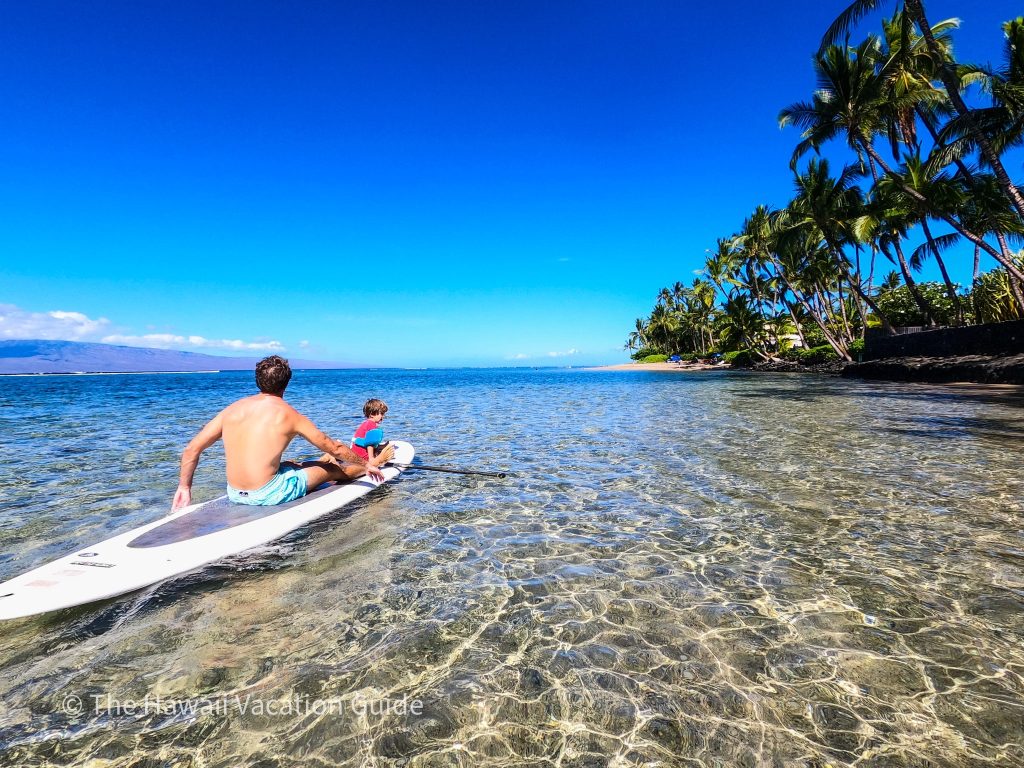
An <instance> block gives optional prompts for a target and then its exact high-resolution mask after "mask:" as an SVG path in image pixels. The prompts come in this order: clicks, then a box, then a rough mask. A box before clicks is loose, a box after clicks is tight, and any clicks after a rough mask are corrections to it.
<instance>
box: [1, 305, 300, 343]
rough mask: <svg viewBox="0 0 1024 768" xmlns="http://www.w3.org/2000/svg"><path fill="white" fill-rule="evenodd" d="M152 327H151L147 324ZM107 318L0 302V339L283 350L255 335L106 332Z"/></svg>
mask: <svg viewBox="0 0 1024 768" xmlns="http://www.w3.org/2000/svg"><path fill="white" fill-rule="evenodd" d="M149 327H150V328H152V326H149ZM112 330H114V329H113V328H112V327H111V323H110V321H109V320H108V319H107V318H105V317H101V318H99V319H97V320H94V319H93V318H91V317H89V316H88V315H85V314H82V313H81V312H67V311H65V310H62V309H58V310H53V311H52V312H29V311H28V310H24V309H21V308H20V307H17V306H15V305H14V304H0V339H45V340H48V341H100V342H102V343H104V344H125V345H127V346H130V347H156V348H158V349H182V348H185V349H189V348H191V349H230V350H237V351H242V352H246V351H260V352H284V351H285V348H284V345H283V344H281V342H279V341H276V340H273V339H266V338H262V339H261V338H257V339H254V340H253V341H243V340H242V339H207V338H205V337H204V336H196V335H190V336H184V335H178V334H174V333H147V334H143V335H141V336H133V335H125V334H120V333H113V334H112V333H110V331H112Z"/></svg>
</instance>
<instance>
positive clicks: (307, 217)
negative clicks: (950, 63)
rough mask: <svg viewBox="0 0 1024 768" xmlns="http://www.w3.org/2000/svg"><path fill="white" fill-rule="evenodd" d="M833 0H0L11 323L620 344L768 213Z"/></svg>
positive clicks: (990, 12) (470, 361)
mask: <svg viewBox="0 0 1024 768" xmlns="http://www.w3.org/2000/svg"><path fill="white" fill-rule="evenodd" d="M842 5H843V4H841V3H820V4H819V3H816V2H810V0H800V1H797V0H790V1H788V2H786V1H783V2H776V3H770V4H769V3H753V2H750V3H737V4H732V5H726V4H710V5H708V4H699V7H696V6H697V4H692V6H691V4H687V3H680V2H678V0H664V1H663V2H636V3H622V2H557V1H549V2H540V0H537V1H532V2H517V3H511V2H508V3H480V2H470V1H469V0H464V1H462V2H445V1H444V0H440V1H438V2H431V3H423V2H391V3H371V2H362V3H344V2H337V1H335V2H305V3H301V4H294V5H291V6H289V5H286V4H284V3H269V2H255V1H253V0H249V1H248V2H204V3H196V2H181V1H177V2H137V1H136V2H130V3H128V2H123V3H122V2H103V3H72V2H64V3H57V2H49V1H47V0H34V1H33V2H31V3H3V4H0V65H2V68H3V72H4V77H2V78H0V104H3V106H4V119H3V121H2V123H0V166H2V168H3V173H2V175H0V254H2V256H0V317H2V318H3V320H0V337H5V336H6V337H12V336H20V337H25V336H26V335H29V334H32V335H36V336H56V337H61V336H62V337H64V338H70V339H81V340H90V341H96V340H101V339H110V340H119V341H124V342H127V343H136V344H142V345H153V346H169V347H173V348H177V349H188V350H197V351H204V352H212V353H227V354H232V353H237V354H242V353H245V354H250V355H251V354H253V353H254V352H256V351H263V350H280V351H283V352H284V353H285V354H287V355H290V356H293V357H299V358H302V357H305V358H313V359H323V360H337V361H341V362H345V363H349V364H357V365H388V366H391V365H396V366H406V365H407V366H426V365H431V366H435V365H436V366H444V365H516V364H524V365H552V364H554V365H583V364H593V363H602V362H615V361H620V360H624V359H626V353H625V352H623V351H622V343H623V341H624V340H625V337H626V335H627V333H628V332H629V330H630V328H631V327H632V324H633V320H634V318H636V317H638V316H641V315H646V314H647V313H648V312H649V311H650V308H651V305H652V303H653V301H654V298H655V296H656V295H657V292H658V290H659V289H660V288H661V287H662V286H664V285H670V284H671V283H673V282H675V281H676V280H682V281H686V282H688V281H689V280H691V279H692V277H693V270H695V269H698V268H699V267H700V265H701V263H702V261H703V258H704V249H706V248H712V247H713V246H714V242H715V239H716V238H717V237H720V236H725V235H728V234H730V233H731V232H733V231H735V230H736V228H737V227H738V226H739V225H740V223H741V222H742V220H743V218H744V217H745V216H746V215H747V214H749V212H750V211H751V210H752V209H753V207H754V206H755V205H757V204H758V203H768V204H774V205H781V204H784V203H785V201H786V199H787V197H788V195H789V194H790V191H791V181H790V176H789V171H788V161H789V156H790V153H791V151H792V147H793V145H794V144H795V143H796V141H797V140H798V138H797V134H796V131H794V130H792V129H789V130H786V131H780V130H779V128H778V127H777V123H776V117H777V114H778V111H779V109H780V108H781V107H783V106H785V105H787V104H789V103H791V102H793V101H797V100H800V99H805V98H807V97H808V96H809V94H810V92H811V89H812V88H813V75H812V71H811V67H810V55H811V53H812V52H813V51H814V50H815V49H816V47H817V44H818V42H819V40H820V36H821V33H822V31H823V30H824V29H825V27H826V26H827V24H828V23H829V21H831V19H832V18H833V17H834V16H835V15H836V14H837V13H838V11H839V10H840V9H841V7H842ZM980 6H981V4H976V3H963V2H961V3H952V2H935V1H933V2H929V3H928V12H929V16H930V18H931V20H932V22H933V23H934V22H936V21H939V20H940V19H944V18H948V17H950V16H959V17H960V18H961V19H962V21H963V25H962V28H961V30H960V31H959V32H958V33H957V35H956V38H955V39H956V41H957V54H958V57H959V58H961V60H972V61H982V60H997V59H998V57H999V55H1000V46H1001V44H1002V35H1001V30H1000V28H999V24H1000V23H1001V22H1002V21H1004V20H1006V19H1009V18H1011V17H1012V16H1014V15H1016V14H1017V13H1020V8H1019V6H1018V5H1017V4H1012V3H1010V2H1007V1H1005V0H993V2H989V3H987V4H985V5H984V7H980ZM888 10H889V9H888V8H887V11H888ZM878 18H879V17H878V15H877V14H876V15H875V16H872V17H871V18H870V19H869V20H868V21H867V22H865V24H863V25H862V26H861V28H860V31H862V32H866V31H869V30H870V31H873V30H874V29H875V27H876V25H877V20H878ZM1017 171H1019V167H1013V168H1011V172H1017ZM963 261H964V262H965V266H964V269H963V270H961V271H960V275H959V276H960V279H961V280H963V279H964V278H965V277H968V278H969V268H970V267H969V265H967V264H966V262H968V261H970V259H969V258H965V259H963ZM926 276H927V275H926ZM54 312H58V313H63V314H59V316H57V317H54V316H53V314H51V313H54Z"/></svg>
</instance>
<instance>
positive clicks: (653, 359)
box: [639, 355, 668, 363]
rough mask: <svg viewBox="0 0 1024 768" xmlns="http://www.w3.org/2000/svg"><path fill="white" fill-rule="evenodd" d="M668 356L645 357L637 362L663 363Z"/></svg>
mask: <svg viewBox="0 0 1024 768" xmlns="http://www.w3.org/2000/svg"><path fill="white" fill-rule="evenodd" d="M666 360H668V355H647V356H646V357H643V358H641V359H640V360H639V362H641V363H664V362H665V361H666Z"/></svg>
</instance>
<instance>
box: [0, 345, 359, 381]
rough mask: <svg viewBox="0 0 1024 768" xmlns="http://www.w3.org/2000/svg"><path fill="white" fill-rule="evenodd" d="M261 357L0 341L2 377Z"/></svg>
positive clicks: (179, 367) (188, 367)
mask: <svg viewBox="0 0 1024 768" xmlns="http://www.w3.org/2000/svg"><path fill="white" fill-rule="evenodd" d="M258 360H259V358H256V357H226V356H221V355H204V354H200V353H198V352H178V351H176V350H171V349H151V348H147V347H122V346H116V345H114V344H91V343H85V342H79V341H46V340H41V339H12V340H8V341H0V375H10V374H32V373H51V374H58V373H161V372H163V373H168V372H182V373H192V372H199V371H246V370H252V368H253V367H254V366H255V365H256V362H257V361H258ZM291 364H292V367H293V368H320V369H330V368H351V367H352V366H350V365H345V364H343V363H330V362H324V361H319V360H294V359H293V360H291Z"/></svg>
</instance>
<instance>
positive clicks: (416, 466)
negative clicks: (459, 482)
mask: <svg viewBox="0 0 1024 768" xmlns="http://www.w3.org/2000/svg"><path fill="white" fill-rule="evenodd" d="M388 464H390V465H391V466H393V467H399V468H400V469H403V470H406V469H427V470H430V471H431V472H450V473H451V474H453V475H483V476H484V477H500V478H501V479H502V480H504V479H505V478H506V477H508V473H507V472H484V471H482V470H479V469H453V468H452V467H432V466H430V465H429V464H399V463H397V462H394V461H389V462H388Z"/></svg>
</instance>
